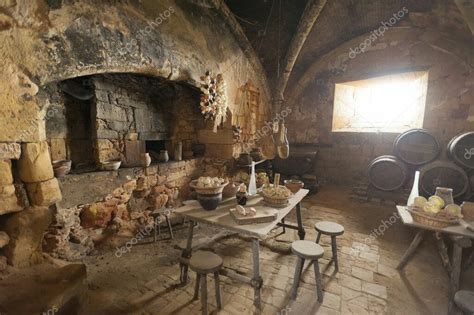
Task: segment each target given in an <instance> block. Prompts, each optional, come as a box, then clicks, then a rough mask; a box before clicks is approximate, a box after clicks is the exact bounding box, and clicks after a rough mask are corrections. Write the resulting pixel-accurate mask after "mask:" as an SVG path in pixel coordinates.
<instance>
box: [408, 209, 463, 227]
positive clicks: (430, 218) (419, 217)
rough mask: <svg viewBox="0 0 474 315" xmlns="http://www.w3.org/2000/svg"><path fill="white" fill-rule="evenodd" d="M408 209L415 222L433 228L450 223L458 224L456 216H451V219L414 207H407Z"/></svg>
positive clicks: (449, 224) (446, 225)
mask: <svg viewBox="0 0 474 315" xmlns="http://www.w3.org/2000/svg"><path fill="white" fill-rule="evenodd" d="M408 211H409V212H410V214H411V216H412V218H413V220H414V221H415V222H417V223H420V224H423V225H427V226H430V227H433V228H440V229H443V228H445V227H448V226H451V225H457V224H459V219H457V218H453V219H445V218H439V217H436V216H434V215H431V214H429V213H426V212H423V210H421V209H418V208H415V207H412V208H408Z"/></svg>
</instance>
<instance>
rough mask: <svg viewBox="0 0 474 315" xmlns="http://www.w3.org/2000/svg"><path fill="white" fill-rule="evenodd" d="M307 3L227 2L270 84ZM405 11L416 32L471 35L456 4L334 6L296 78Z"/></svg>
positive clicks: (358, 0)
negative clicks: (428, 28)
mask: <svg viewBox="0 0 474 315" xmlns="http://www.w3.org/2000/svg"><path fill="white" fill-rule="evenodd" d="M306 3H307V1H306V0H259V1H255V0H226V4H227V5H228V6H229V7H230V9H231V10H232V12H233V13H234V14H235V15H236V17H237V19H238V20H239V22H240V24H241V25H242V27H243V29H244V31H245V33H246V35H247V37H248V38H249V40H250V42H251V43H252V45H253V47H254V48H255V50H256V52H257V54H258V56H259V57H260V59H261V61H262V64H263V66H264V68H265V70H266V72H267V75H268V78H269V79H270V81H271V82H275V78H276V76H277V73H278V61H279V60H280V63H281V67H283V65H282V61H283V59H284V57H285V53H286V50H287V49H288V46H289V44H290V42H291V39H292V36H293V35H294V33H295V31H296V28H297V25H298V22H299V19H300V17H301V15H302V12H303V10H304V7H305V5H306ZM280 7H281V9H280ZM403 7H406V8H407V9H408V11H409V16H410V18H412V17H413V20H414V24H415V25H417V26H420V27H426V26H428V25H430V26H432V27H438V28H441V29H443V30H444V31H452V32H453V33H456V34H458V35H459V36H465V35H466V34H467V35H468V36H469V35H470V34H469V28H468V26H467V23H466V22H465V21H464V19H463V16H462V15H461V12H459V10H458V9H457V7H456V5H455V3H454V1H453V0H337V1H334V0H332V1H331V0H330V1H328V2H327V4H326V6H325V8H324V9H323V11H322V13H321V14H320V16H319V18H318V20H317V21H316V23H315V25H314V27H313V29H312V31H311V33H310V34H309V36H308V38H307V40H306V43H305V45H304V46H303V49H302V50H301V53H300V55H299V57H298V60H297V62H296V65H295V68H294V70H293V74H292V76H295V75H296V76H297V75H298V73H301V72H302V71H304V69H306V68H307V66H308V64H309V63H312V62H314V61H315V60H316V59H318V58H319V57H321V56H322V55H324V54H326V53H328V52H330V51H331V50H333V49H335V48H336V47H337V46H339V45H341V44H342V43H344V42H346V41H348V40H350V39H352V38H354V37H357V36H360V35H362V34H364V33H367V32H370V31H372V30H374V29H376V28H377V27H379V26H380V25H381V23H382V22H384V21H388V20H389V19H390V18H391V17H392V16H393V14H394V13H397V12H398V11H400V10H401V9H402V8H403ZM279 16H280V18H279ZM405 18H407V16H406V15H405V16H404V17H403V19H405ZM279 20H280V22H279ZM279 25H280V27H279ZM279 29H280V44H279V45H278V38H279ZM278 47H280V51H279V52H278ZM278 57H279V58H278ZM280 69H281V68H280ZM280 71H281V70H280Z"/></svg>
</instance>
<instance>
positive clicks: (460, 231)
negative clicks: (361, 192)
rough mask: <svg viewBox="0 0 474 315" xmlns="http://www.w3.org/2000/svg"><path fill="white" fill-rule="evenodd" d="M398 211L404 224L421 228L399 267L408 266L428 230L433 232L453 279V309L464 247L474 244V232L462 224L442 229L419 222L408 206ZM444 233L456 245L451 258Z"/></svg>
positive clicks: (398, 207)
mask: <svg viewBox="0 0 474 315" xmlns="http://www.w3.org/2000/svg"><path fill="white" fill-rule="evenodd" d="M397 211H398V214H399V215H400V218H401V219H402V222H403V224H405V225H408V226H413V227H416V228H418V229H419V230H420V231H418V233H417V234H416V235H415V238H414V239H413V241H412V242H411V244H410V246H409V247H408V249H407V250H406V252H405V254H404V255H403V257H402V258H401V260H400V263H399V264H398V266H397V269H398V270H402V269H403V268H404V267H405V266H406V264H407V263H408V261H409V260H410V258H411V257H412V256H413V254H414V253H415V252H416V250H417V248H418V246H419V245H420V244H421V242H422V241H423V239H424V237H425V235H426V233H427V232H428V231H431V232H433V234H434V235H435V238H436V243H437V246H438V251H439V254H440V257H441V261H442V263H443V266H444V267H445V268H446V270H447V272H448V275H449V276H450V280H451V292H450V296H451V301H450V305H449V309H450V310H451V308H452V306H453V298H454V294H456V292H457V291H458V290H459V279H460V276H461V259H462V250H463V248H468V247H471V246H472V241H471V240H472V239H474V232H472V231H470V230H467V229H465V228H464V227H462V226H461V225H453V226H449V227H446V228H442V229H440V228H433V227H431V226H427V225H424V224H420V223H417V222H415V221H414V220H413V218H412V216H411V214H410V212H408V211H407V207H406V206H397ZM443 235H447V236H449V238H450V239H451V240H452V241H453V246H454V247H453V253H452V258H451V259H450V258H449V256H448V249H447V246H446V244H445V242H444V238H443Z"/></svg>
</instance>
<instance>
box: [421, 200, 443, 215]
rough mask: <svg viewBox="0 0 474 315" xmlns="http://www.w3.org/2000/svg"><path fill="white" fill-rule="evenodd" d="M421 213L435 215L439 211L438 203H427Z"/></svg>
mask: <svg viewBox="0 0 474 315" xmlns="http://www.w3.org/2000/svg"><path fill="white" fill-rule="evenodd" d="M423 211H424V212H428V213H432V214H436V213H438V212H440V211H441V207H440V206H439V203H437V202H432V201H428V202H427V203H425V205H424V206H423Z"/></svg>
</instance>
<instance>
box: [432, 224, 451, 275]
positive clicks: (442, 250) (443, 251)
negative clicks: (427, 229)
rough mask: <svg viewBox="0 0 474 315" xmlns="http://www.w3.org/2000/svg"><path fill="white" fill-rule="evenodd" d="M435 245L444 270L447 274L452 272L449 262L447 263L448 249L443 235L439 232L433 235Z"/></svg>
mask: <svg viewBox="0 0 474 315" xmlns="http://www.w3.org/2000/svg"><path fill="white" fill-rule="evenodd" d="M435 239H436V244H437V245H438V252H439V255H440V257H441V262H442V263H443V266H444V268H446V271H447V272H448V274H450V273H451V272H452V269H453V268H452V266H451V262H450V261H449V255H448V247H447V246H446V243H445V242H444V239H443V235H442V234H441V233H439V232H436V233H435Z"/></svg>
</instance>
